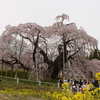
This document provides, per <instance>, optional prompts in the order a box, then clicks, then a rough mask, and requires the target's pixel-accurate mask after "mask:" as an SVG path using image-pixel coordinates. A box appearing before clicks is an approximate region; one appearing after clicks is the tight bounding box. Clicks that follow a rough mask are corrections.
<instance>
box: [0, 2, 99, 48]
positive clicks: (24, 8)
mask: <svg viewBox="0 0 100 100" xmlns="http://www.w3.org/2000/svg"><path fill="white" fill-rule="evenodd" d="M63 13H64V14H67V15H68V16H69V20H70V21H69V22H68V23H70V22H74V23H76V25H77V27H78V28H80V27H83V28H84V30H85V31H86V32H87V34H88V35H90V36H92V37H94V38H95V39H97V41H98V47H99V49H100V37H99V34H100V0H0V35H1V34H2V32H3V31H5V26H6V25H11V26H17V25H19V24H21V23H23V24H24V23H28V22H31V23H34V22H35V23H37V24H39V25H41V26H50V25H52V24H53V23H55V22H56V20H55V17H56V16H58V15H62V14H63Z"/></svg>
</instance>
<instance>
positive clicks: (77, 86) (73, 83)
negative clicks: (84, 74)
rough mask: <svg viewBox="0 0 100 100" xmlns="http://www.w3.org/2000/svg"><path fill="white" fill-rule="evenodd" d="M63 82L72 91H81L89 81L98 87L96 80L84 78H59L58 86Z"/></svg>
mask: <svg viewBox="0 0 100 100" xmlns="http://www.w3.org/2000/svg"><path fill="white" fill-rule="evenodd" d="M65 82H66V83H68V85H69V86H68V88H69V89H70V90H71V91H72V92H83V88H86V87H87V85H88V84H90V83H91V84H93V85H94V87H96V88H97V87H99V85H98V81H97V80H93V81H89V80H86V79H84V80H82V79H80V80H77V79H74V80H72V79H64V80H62V79H60V80H59V83H60V87H61V85H62V84H63V83H65ZM61 88H62V87H61Z"/></svg>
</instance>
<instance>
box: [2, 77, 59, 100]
mask: <svg viewBox="0 0 100 100" xmlns="http://www.w3.org/2000/svg"><path fill="white" fill-rule="evenodd" d="M0 79H1V81H0V100H42V99H41V98H42V96H43V93H44V94H45V93H46V92H48V91H51V92H52V91H54V90H57V89H58V88H57V86H55V87H53V86H49V85H40V86H39V85H38V84H32V83H31V82H28V84H26V83H24V81H23V82H20V83H18V84H17V83H16V81H14V80H11V79H6V78H2V77H1V78H0ZM47 82H48V81H47ZM29 83H30V84H29ZM7 88H8V90H7ZM9 89H13V90H12V91H13V92H14V93H15V94H13V93H12V92H11V91H10V90H9ZM23 89H24V90H26V93H28V91H27V90H29V92H30V91H33V94H31V95H30V94H29V95H25V94H24V95H23V93H22V92H25V91H23ZM2 90H3V91H7V93H5V92H4V93H2V92H1V91H2ZM18 92H19V93H20V92H21V95H19V94H18Z"/></svg>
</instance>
